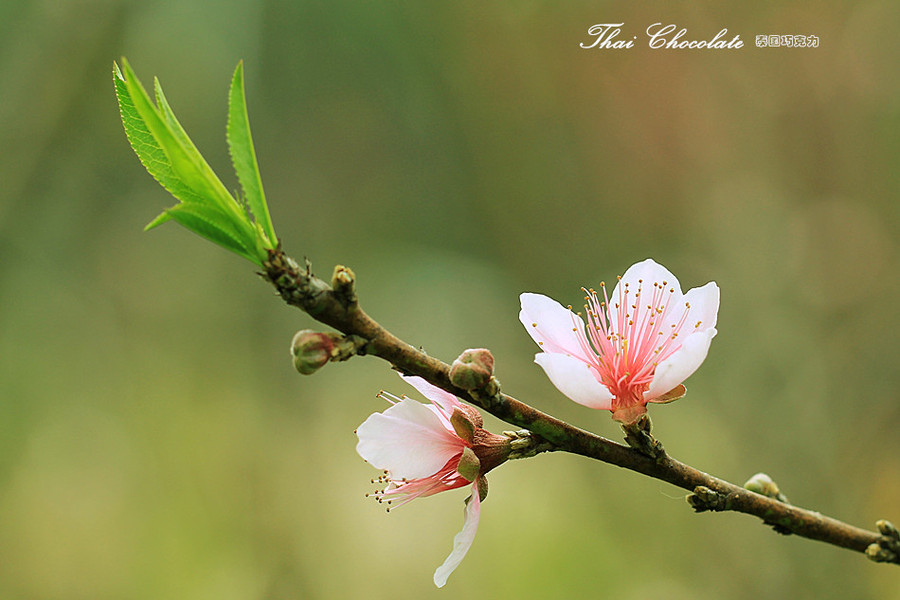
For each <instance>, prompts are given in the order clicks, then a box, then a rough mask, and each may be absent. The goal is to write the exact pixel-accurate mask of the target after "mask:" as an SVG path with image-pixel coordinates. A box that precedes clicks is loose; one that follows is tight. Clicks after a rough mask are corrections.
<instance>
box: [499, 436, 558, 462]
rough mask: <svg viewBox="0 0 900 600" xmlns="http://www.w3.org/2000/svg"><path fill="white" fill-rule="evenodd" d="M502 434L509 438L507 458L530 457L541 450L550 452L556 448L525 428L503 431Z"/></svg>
mask: <svg viewBox="0 0 900 600" xmlns="http://www.w3.org/2000/svg"><path fill="white" fill-rule="evenodd" d="M502 434H503V435H505V436H506V437H508V438H509V440H510V443H509V447H510V452H509V457H508V458H509V460H513V459H516V458H532V457H534V456H537V455H538V454H540V453H541V452H552V451H553V450H556V446H555V445H553V444H552V443H550V442H548V441H547V440H545V439H544V438H542V437H541V436H539V435H537V434H535V433H532V432H530V431H528V430H527V429H520V430H519V431H504V432H502Z"/></svg>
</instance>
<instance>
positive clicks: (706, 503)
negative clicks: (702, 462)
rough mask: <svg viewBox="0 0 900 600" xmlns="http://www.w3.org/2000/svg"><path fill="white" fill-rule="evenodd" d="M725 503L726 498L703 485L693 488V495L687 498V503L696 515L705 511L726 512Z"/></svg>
mask: <svg viewBox="0 0 900 600" xmlns="http://www.w3.org/2000/svg"><path fill="white" fill-rule="evenodd" d="M726 501H727V496H725V495H724V494H720V493H719V492H717V491H715V490H713V489H710V488H708V487H706V486H705V485H698V486H697V487H695V488H694V493H692V494H688V496H687V503H688V504H690V505H691V508H693V509H694V510H695V511H696V512H698V513H700V512H705V511H707V510H710V511H715V512H718V511H723V510H726Z"/></svg>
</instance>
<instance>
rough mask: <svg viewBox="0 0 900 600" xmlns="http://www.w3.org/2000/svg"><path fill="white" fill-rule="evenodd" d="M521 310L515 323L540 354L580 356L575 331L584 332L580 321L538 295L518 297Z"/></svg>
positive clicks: (530, 294) (577, 317) (554, 302)
mask: <svg viewBox="0 0 900 600" xmlns="http://www.w3.org/2000/svg"><path fill="white" fill-rule="evenodd" d="M519 301H520V302H521V303H522V310H520V311H519V321H521V322H522V325H524V326H525V330H526V331H528V335H530V336H531V339H533V340H534V341H535V342H536V343H537V344H538V345H539V346H540V347H541V350H543V351H544V352H559V353H562V354H570V355H572V356H584V354H585V350H584V348H583V347H582V345H581V342H580V341H579V337H578V335H577V332H576V331H575V329H576V328H580V329H579V331H581V332H584V321H583V320H582V319H581V317H579V316H578V315H576V314H575V313H573V312H572V311H571V310H569V309H568V308H564V307H563V306H562V305H561V304H560V303H559V302H557V301H556V300H553V299H552V298H548V297H547V296H544V295H542V294H532V293H524V294H522V295H520V296H519Z"/></svg>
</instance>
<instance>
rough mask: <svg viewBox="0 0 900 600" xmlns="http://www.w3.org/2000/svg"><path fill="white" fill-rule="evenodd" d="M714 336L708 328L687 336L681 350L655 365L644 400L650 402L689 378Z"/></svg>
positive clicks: (703, 356) (702, 358) (700, 361)
mask: <svg viewBox="0 0 900 600" xmlns="http://www.w3.org/2000/svg"><path fill="white" fill-rule="evenodd" d="M715 335H716V330H715V329H714V328H709V329H706V330H703V331H698V332H696V333H692V334H691V335H689V336H687V337H686V338H685V340H684V342H682V344H681V349H679V350H677V351H676V352H675V353H674V354H672V356H670V357H669V358H667V359H666V360H664V361H662V362H661V363H659V365H657V367H656V371H655V372H654V373H653V381H651V382H650V387H649V388H647V391H646V392H644V400H647V401H652V400H653V399H654V398H658V397H659V396H662V395H663V394H665V393H666V392H668V391H669V390H671V389H672V388H674V387H675V386H677V385H678V384H679V383H681V382H682V381H684V380H685V379H687V378H688V377H690V375H691V374H692V373H693V372H694V371H696V370H697V368H698V367H699V366H700V365H701V364H702V363H703V360H704V359H705V358H706V353H707V352H708V351H709V344H710V342H711V341H712V339H713V338H714V337H715Z"/></svg>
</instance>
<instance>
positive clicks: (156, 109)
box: [113, 59, 277, 266]
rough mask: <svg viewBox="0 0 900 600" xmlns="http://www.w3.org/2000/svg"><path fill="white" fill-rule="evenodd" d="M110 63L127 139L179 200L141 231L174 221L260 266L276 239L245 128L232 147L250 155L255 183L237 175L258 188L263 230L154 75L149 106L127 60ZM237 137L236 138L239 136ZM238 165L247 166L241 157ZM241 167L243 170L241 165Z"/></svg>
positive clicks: (255, 208)
mask: <svg viewBox="0 0 900 600" xmlns="http://www.w3.org/2000/svg"><path fill="white" fill-rule="evenodd" d="M113 66H114V71H113V80H114V83H115V88H116V96H117V98H118V101H119V110H120V112H121V116H122V123H123V125H124V126H125V133H126V135H127V136H128V141H129V142H130V143H131V146H132V148H134V151H135V153H137V155H138V158H140V160H141V162H142V163H143V165H144V167H145V168H146V169H147V171H148V172H149V173H150V174H151V175H152V176H153V177H154V178H155V179H156V180H157V181H158V182H159V183H160V184H161V185H162V186H163V187H164V188H165V189H166V190H167V191H168V192H169V193H171V194H172V195H173V196H175V198H177V199H178V200H180V201H181V204H178V205H176V206H174V207H172V208H169V209H167V210H165V211H164V212H163V213H162V214H160V215H159V216H158V217H157V218H156V219H154V220H153V221H152V222H151V223H150V224H149V225H147V227H146V229H152V228H154V227H157V226H159V225H161V224H163V223H165V222H166V221H169V220H174V221H176V222H177V223H179V224H181V225H183V226H184V227H186V228H188V229H190V230H191V231H193V232H194V233H197V234H198V235H201V236H203V237H205V238H207V239H209V240H211V241H213V242H215V243H217V244H219V245H221V246H223V247H225V248H227V249H229V250H232V251H233V252H236V253H237V254H239V255H241V256H243V257H245V258H247V259H249V260H251V261H252V262H254V263H255V264H257V265H259V266H262V262H263V260H265V257H266V249H267V248H274V247H275V245H276V244H277V239H276V238H275V235H274V230H273V228H272V224H271V220H270V218H269V215H268V209H266V205H265V198H264V197H263V196H262V184H261V182H260V180H259V173H258V170H257V169H256V159H255V155H253V154H252V152H253V148H252V142H250V137H249V134H250V132H249V126H247V127H246V129H245V131H246V134H245V137H244V139H245V140H246V141H245V142H243V145H241V142H239V143H238V144H237V145H236V147H242V150H241V151H240V152H242V155H243V156H246V155H247V150H246V149H247V148H248V147H249V152H250V154H249V156H251V157H252V163H251V166H250V168H251V171H250V173H251V174H255V183H256V187H255V188H253V187H252V184H253V182H251V183H250V184H247V183H244V181H243V180H244V179H245V177H246V175H242V174H239V178H240V179H241V180H242V185H243V186H244V187H245V188H247V189H255V190H257V191H255V192H254V194H255V197H254V200H253V206H252V207H251V210H253V211H256V212H255V214H257V215H260V216H261V217H262V218H263V224H264V226H265V229H264V228H263V227H261V226H260V224H259V223H254V222H252V220H251V218H250V215H248V214H247V211H246V210H245V209H244V206H243V205H242V204H241V203H239V202H238V201H237V200H235V198H234V197H233V196H232V195H231V194H230V193H229V192H228V190H227V189H226V188H225V186H224V185H223V184H222V182H221V180H220V179H219V178H218V176H216V174H215V173H214V172H213V170H212V168H211V167H210V166H209V164H208V163H207V162H206V160H205V159H204V158H203V156H202V155H201V154H200V152H199V151H198V150H197V147H196V146H195V145H194V143H193V142H192V141H191V139H190V137H189V136H188V135H187V132H186V131H185V130H184V128H183V127H182V126H181V124H180V123H179V122H178V119H177V118H176V117H175V113H174V112H173V111H172V108H171V107H170V106H169V103H168V101H167V100H166V97H165V94H163V91H162V87H161V86H160V85H159V81H158V80H156V79H154V92H155V97H156V105H154V104H153V101H152V100H151V98H150V96H149V95H148V94H147V92H146V90H145V89H144V87H143V86H142V85H141V82H140V80H138V78H137V76H136V75H135V74H134V71H133V70H132V69H131V65H129V64H128V61H127V60H124V59H123V61H122V69H121V70H120V69H119V66H118V65H117V64H115V63H114V65H113ZM123 71H124V74H123ZM241 99H243V86H241ZM230 104H231V103H230ZM240 106H241V108H243V123H244V124H246V123H247V117H246V107H245V106H244V105H243V103H242V104H241V105H240ZM238 121H239V119H238ZM230 137H231V134H229V138H230ZM236 139H240V136H238V137H237V138H236ZM229 145H231V141H229ZM242 163H243V164H246V160H243V161H242ZM242 168H244V172H245V173H246V172H247V171H246V168H245V167H242ZM245 193H246V192H245ZM248 205H249V202H248Z"/></svg>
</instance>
